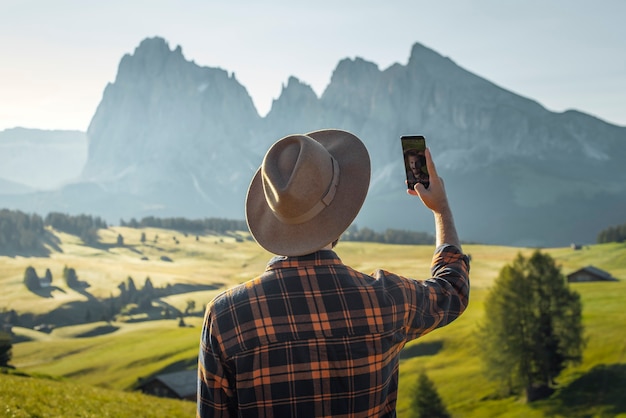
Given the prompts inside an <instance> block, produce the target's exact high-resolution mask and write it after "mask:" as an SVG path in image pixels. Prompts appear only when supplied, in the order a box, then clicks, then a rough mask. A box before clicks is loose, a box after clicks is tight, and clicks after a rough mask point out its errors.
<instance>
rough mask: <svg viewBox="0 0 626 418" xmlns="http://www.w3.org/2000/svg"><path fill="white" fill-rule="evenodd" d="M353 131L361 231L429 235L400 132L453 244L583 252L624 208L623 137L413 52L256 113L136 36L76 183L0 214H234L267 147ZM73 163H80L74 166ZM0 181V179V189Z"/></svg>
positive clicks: (359, 67)
mask: <svg viewBox="0 0 626 418" xmlns="http://www.w3.org/2000/svg"><path fill="white" fill-rule="evenodd" d="M326 127H333V128H341V129H346V130H349V131H351V132H353V133H355V134H357V135H358V136H359V137H361V138H362V139H363V141H364V142H365V143H366V145H367V147H368V149H369V151H370V154H371V157H372V169H373V172H372V181H371V186H370V193H369V196H368V198H367V200H366V202H365V205H364V207H363V210H362V212H361V214H360V215H359V217H358V218H357V220H356V222H357V224H358V226H359V227H369V228H373V229H375V230H384V229H386V228H397V229H409V230H418V231H425V232H432V221H431V215H430V214H429V213H428V212H427V211H426V210H425V209H423V208H422V207H421V204H420V203H418V202H417V201H416V200H415V199H411V198H410V197H409V196H407V195H406V193H405V191H404V187H405V186H404V174H403V168H402V161H401V152H400V144H399V137H400V135H402V134H407V133H419V134H423V135H425V136H426V138H427V141H428V144H429V146H430V147H431V149H432V151H433V154H434V156H435V159H436V162H437V164H438V168H439V171H440V174H441V175H442V177H444V178H445V180H446V187H447V189H448V191H449V195H450V199H451V203H452V205H453V207H454V211H455V217H456V221H457V225H458V227H459V232H460V234H461V237H462V238H463V239H465V240H469V241H477V242H485V243H491V244H505V245H528V246H560V245H568V244H569V243H571V242H577V243H591V242H594V241H595V237H596V235H597V233H598V232H599V231H600V230H602V229H604V228H606V227H607V226H609V225H614V224H621V223H623V222H624V213H626V170H624V168H623V161H624V157H626V127H619V126H615V125H611V124H609V123H606V122H604V121H602V120H600V119H597V118H594V117H592V116H589V115H586V114H583V113H581V112H578V111H574V110H570V111H567V112H563V113H554V112H550V111H548V110H546V109H545V108H544V107H543V106H541V105H540V104H539V103H537V102H535V101H533V100H531V99H528V98H525V97H522V96H519V95H517V94H514V93H512V92H510V91H507V90H505V89H503V88H501V87H499V86H496V85H494V84H493V83H491V82H489V81H488V80H485V79H483V78H481V77H479V76H477V75H475V74H472V73H471V72H469V71H467V70H465V69H463V68H461V67H460V66H458V65H457V64H456V63H454V62H453V61H452V60H451V59H449V58H447V57H443V56H441V55H440V54H438V53H437V52H435V51H433V50H431V49H429V48H427V47H425V46H423V45H421V44H419V43H416V44H415V45H414V46H413V48H412V50H411V54H410V58H409V60H408V62H407V64H406V65H403V64H398V63H396V64H393V65H391V66H390V67H389V68H386V69H384V70H381V69H380V68H379V67H378V66H377V65H376V64H375V63H373V62H369V61H367V60H365V59H363V58H355V59H344V60H341V61H340V62H339V63H338V65H337V67H336V69H335V70H334V72H333V74H332V78H331V82H330V84H329V85H328V86H327V88H326V90H325V91H324V93H323V94H322V96H321V97H317V95H316V94H315V93H314V91H313V90H312V89H311V87H310V86H308V85H307V84H306V83H304V82H302V81H300V80H298V79H297V78H295V77H290V78H289V79H288V80H287V82H286V84H285V85H284V86H283V89H282V92H281V94H280V96H279V97H278V99H276V100H275V101H274V102H273V104H272V108H271V110H270V112H269V113H268V114H267V116H265V117H260V116H259V114H258V112H257V111H256V109H255V108H254V105H253V103H252V100H251V98H250V96H249V94H248V93H247V90H246V89H245V87H244V86H243V85H241V84H240V83H239V82H238V81H237V79H236V78H235V76H234V74H232V73H229V72H227V71H225V70H223V69H220V68H210V67H202V66H199V65H197V64H196V63H194V62H191V61H188V60H186V59H185V57H184V56H183V53H182V49H181V47H180V46H178V47H176V48H174V49H173V50H172V49H170V47H169V45H168V43H167V42H166V41H165V40H164V39H162V38H158V37H157V38H149V39H145V40H144V41H142V42H141V43H140V45H139V46H138V47H137V48H136V49H135V51H134V53H132V54H127V55H125V56H124V57H123V58H122V59H121V61H120V64H119V68H118V73H117V76H116V79H115V81H114V82H113V83H110V84H108V85H107V86H106V88H105V89H104V94H103V97H102V101H101V103H100V104H99V106H98V109H97V111H96V113H95V115H94V117H93V119H92V121H91V123H90V126H89V129H88V131H87V136H88V138H89V139H88V156H87V159H86V162H85V165H84V167H81V168H82V173H81V175H80V179H79V181H76V182H73V183H72V184H69V185H66V186H63V187H61V188H58V189H55V190H53V191H48V192H40V193H36V194H32V193H31V194H20V195H18V194H11V193H4V194H0V206H6V207H10V208H19V209H22V210H29V211H39V212H49V211H53V210H54V211H68V212H72V213H90V214H93V215H97V216H102V217H104V218H105V219H107V220H108V221H109V222H117V221H118V220H119V219H120V218H125V219H129V218H131V217H136V218H142V217H144V216H148V215H154V216H158V217H170V216H183V217H188V218H204V217H228V218H235V219H243V216H244V215H243V206H244V205H243V203H244V199H245V192H246V189H247V186H248V183H249V181H250V179H251V177H252V175H253V173H254V171H255V170H256V169H257V168H258V166H259V164H260V162H261V160H262V157H263V155H264V152H265V151H266V150H267V148H268V147H269V145H270V144H271V143H273V142H274V141H275V140H277V139H279V138H281V137H282V136H285V135H287V134H290V133H304V132H307V131H311V130H315V129H319V128H326ZM74 168H76V167H74ZM1 177H2V175H0V178H1Z"/></svg>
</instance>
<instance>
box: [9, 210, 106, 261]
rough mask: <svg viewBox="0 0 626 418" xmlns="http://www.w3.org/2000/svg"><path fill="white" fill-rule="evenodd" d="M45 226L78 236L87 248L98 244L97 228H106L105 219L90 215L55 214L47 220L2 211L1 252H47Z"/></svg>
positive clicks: (15, 211) (37, 216) (10, 211)
mask: <svg viewBox="0 0 626 418" xmlns="http://www.w3.org/2000/svg"><path fill="white" fill-rule="evenodd" d="M46 226H51V227H53V228H54V229H57V230H59V231H62V232H66V233H68V234H72V235H76V236H78V237H80V238H81V239H82V240H83V242H85V243H86V244H88V245H93V244H96V243H97V242H98V233H97V231H98V229H100V228H107V224H106V222H104V221H103V220H102V219H100V218H98V217H92V216H88V215H77V216H72V215H66V214H63V213H56V212H53V213H49V214H48V215H47V216H46V217H45V219H44V218H42V217H41V216H39V215H36V214H26V213H24V212H21V211H19V210H8V209H1V210H0V253H4V254H6V253H20V252H41V251H44V252H45V251H46V249H45V245H44V243H45V239H46V231H45V227H46Z"/></svg>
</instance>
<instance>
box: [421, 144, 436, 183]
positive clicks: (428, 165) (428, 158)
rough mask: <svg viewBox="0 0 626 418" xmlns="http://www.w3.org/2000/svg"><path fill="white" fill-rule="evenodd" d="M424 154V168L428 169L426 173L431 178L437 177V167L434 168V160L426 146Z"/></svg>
mask: <svg viewBox="0 0 626 418" xmlns="http://www.w3.org/2000/svg"><path fill="white" fill-rule="evenodd" d="M424 155H425V156H426V168H427V169H428V175H429V176H430V177H433V178H437V177H439V176H438V175H437V168H435V162H434V161H433V157H432V155H431V154H430V148H426V150H425V152H424Z"/></svg>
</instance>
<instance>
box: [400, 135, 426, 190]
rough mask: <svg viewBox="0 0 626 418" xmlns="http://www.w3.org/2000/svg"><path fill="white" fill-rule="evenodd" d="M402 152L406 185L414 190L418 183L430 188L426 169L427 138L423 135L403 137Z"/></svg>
mask: <svg viewBox="0 0 626 418" xmlns="http://www.w3.org/2000/svg"><path fill="white" fill-rule="evenodd" d="M400 140H401V141H402V152H403V153H404V170H405V172H406V184H407V187H408V188H409V189H413V188H414V187H415V185H416V184H417V183H422V184H423V185H424V187H426V188H428V186H429V185H430V177H429V175H428V168H427V167H426V155H425V154H424V153H425V151H426V138H424V137H423V136H422V135H403V136H402V137H401V138H400Z"/></svg>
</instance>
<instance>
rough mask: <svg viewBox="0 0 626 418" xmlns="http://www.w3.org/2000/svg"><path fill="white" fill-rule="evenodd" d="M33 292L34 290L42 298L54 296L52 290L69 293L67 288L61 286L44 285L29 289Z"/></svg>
mask: <svg viewBox="0 0 626 418" xmlns="http://www.w3.org/2000/svg"><path fill="white" fill-rule="evenodd" d="M29 290H30V291H31V292H33V293H34V294H36V295H37V296H39V297H42V298H47V299H50V298H53V297H54V296H53V295H52V292H55V291H58V292H61V293H67V292H66V291H65V290H63V289H61V288H60V287H56V286H47V287H42V288H39V289H29Z"/></svg>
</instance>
